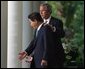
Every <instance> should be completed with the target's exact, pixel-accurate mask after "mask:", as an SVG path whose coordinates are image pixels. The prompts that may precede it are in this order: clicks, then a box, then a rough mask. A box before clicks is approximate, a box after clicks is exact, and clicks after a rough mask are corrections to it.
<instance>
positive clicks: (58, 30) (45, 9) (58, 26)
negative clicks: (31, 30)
mask: <svg viewBox="0 0 85 69" xmlns="http://www.w3.org/2000/svg"><path fill="white" fill-rule="evenodd" d="M51 13H52V7H51V5H49V4H47V3H44V4H41V5H40V14H41V16H42V18H43V20H44V23H46V24H50V25H51V26H52V27H53V28H54V35H53V38H54V39H53V40H54V41H55V43H56V53H57V57H56V58H57V65H56V66H57V67H63V64H64V59H65V54H64V49H63V46H62V42H61V38H63V37H64V36H65V32H64V30H63V22H62V21H61V20H60V19H57V18H55V17H52V16H51Z"/></svg>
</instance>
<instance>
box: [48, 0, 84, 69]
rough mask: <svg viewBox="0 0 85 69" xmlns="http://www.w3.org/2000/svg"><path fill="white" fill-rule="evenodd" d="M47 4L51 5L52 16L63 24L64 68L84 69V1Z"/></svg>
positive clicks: (51, 2)
mask: <svg viewBox="0 0 85 69" xmlns="http://www.w3.org/2000/svg"><path fill="white" fill-rule="evenodd" d="M48 3H49V4H50V5H52V10H53V12H52V15H53V16H54V17H58V18H60V19H62V21H63V23H64V28H65V32H66V36H65V38H63V39H62V42H63V47H64V49H65V53H66V61H65V67H67V68H84V1H48ZM57 13H58V14H59V15H58V14H57Z"/></svg>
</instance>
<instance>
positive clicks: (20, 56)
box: [19, 51, 27, 60]
mask: <svg viewBox="0 0 85 69" xmlns="http://www.w3.org/2000/svg"><path fill="white" fill-rule="evenodd" d="M26 55H27V53H26V52H25V51H23V52H20V53H19V59H20V60H22V59H24V58H25V57H26Z"/></svg>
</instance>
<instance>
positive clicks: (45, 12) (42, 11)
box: [40, 6, 50, 19]
mask: <svg viewBox="0 0 85 69" xmlns="http://www.w3.org/2000/svg"><path fill="white" fill-rule="evenodd" d="M40 15H41V16H42V18H44V19H48V18H49V17H50V11H49V10H48V9H47V7H46V6H40Z"/></svg>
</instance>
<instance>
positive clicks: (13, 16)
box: [7, 1, 22, 68]
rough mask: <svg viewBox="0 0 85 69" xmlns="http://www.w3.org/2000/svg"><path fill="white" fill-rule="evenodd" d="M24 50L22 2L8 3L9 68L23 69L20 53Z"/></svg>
mask: <svg viewBox="0 0 85 69" xmlns="http://www.w3.org/2000/svg"><path fill="white" fill-rule="evenodd" d="M21 48H22V2H21V1H8V52H7V53H8V54H7V67H8V68H21V63H20V62H19V60H18V53H19V52H20V51H21Z"/></svg>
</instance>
